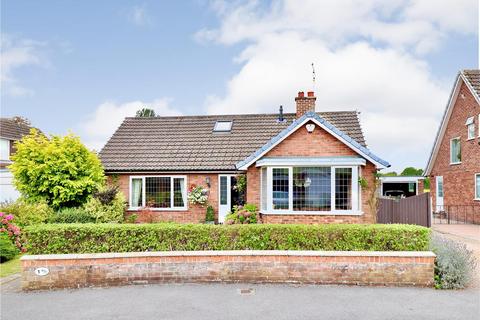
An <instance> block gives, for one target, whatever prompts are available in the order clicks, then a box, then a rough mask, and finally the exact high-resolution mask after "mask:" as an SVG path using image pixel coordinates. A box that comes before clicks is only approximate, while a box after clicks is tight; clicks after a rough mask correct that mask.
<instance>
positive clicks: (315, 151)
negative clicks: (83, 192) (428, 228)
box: [100, 92, 389, 223]
mask: <svg viewBox="0 0 480 320" xmlns="http://www.w3.org/2000/svg"><path fill="white" fill-rule="evenodd" d="M315 100H316V98H315V96H314V94H313V92H308V95H307V96H305V95H304V93H303V92H299V94H298V96H297V97H296V98H295V101H296V106H297V109H296V111H297V112H296V113H287V114H283V112H282V111H280V113H278V114H244V115H208V116H177V117H150V118H142V117H135V118H126V119H125V120H124V122H123V123H122V125H121V126H120V127H119V128H118V129H117V131H116V132H115V133H114V134H113V136H112V137H111V138H110V140H109V141H108V142H107V144H106V145H105V147H104V148H103V149H102V151H101V152H100V158H101V161H102V163H103V165H104V167H105V172H106V174H107V175H108V176H110V178H111V180H112V181H116V183H118V185H119V186H120V189H121V191H122V192H123V193H124V194H125V196H126V197H127V199H128V212H127V214H129V213H138V214H139V219H140V221H141V220H142V219H145V217H143V216H142V214H143V213H142V212H140V211H139V210H141V208H142V207H144V206H145V205H146V204H150V207H153V215H154V220H156V221H176V222H194V223H196V222H202V221H204V220H205V211H206V210H205V207H200V206H198V205H191V204H189V203H188V201H187V195H188V190H189V188H190V187H191V186H192V185H197V186H204V187H205V188H206V189H208V196H209V199H208V202H209V204H210V205H212V206H213V208H214V210H215V217H216V220H217V221H218V222H223V221H224V219H225V215H226V214H227V213H228V212H229V211H230V210H231V208H232V206H233V205H234V204H236V203H239V202H241V201H239V198H240V197H239V195H238V189H237V188H236V181H237V177H238V176H239V175H246V181H247V188H246V192H245V199H244V200H245V201H246V202H248V203H253V204H255V205H257V207H258V208H259V210H260V217H261V219H262V220H263V222H266V223H269V222H271V223H330V222H344V223H371V222H373V221H374V215H373V213H372V212H371V211H372V210H371V209H370V207H369V205H368V199H369V197H370V196H371V194H372V192H374V189H375V173H376V171H377V170H379V169H381V168H385V167H388V166H389V164H388V162H386V161H384V160H382V159H380V158H379V157H377V156H375V155H374V154H373V153H372V152H371V151H370V150H369V149H368V148H367V146H366V143H365V140H364V137H363V133H362V129H361V126H360V123H359V119H358V113H357V112H355V111H338V112H315ZM360 181H362V182H363V181H364V182H366V183H367V184H368V186H369V187H365V186H364V188H361V187H360Z"/></svg>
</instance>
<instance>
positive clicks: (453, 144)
mask: <svg viewBox="0 0 480 320" xmlns="http://www.w3.org/2000/svg"><path fill="white" fill-rule="evenodd" d="M461 162H462V149H461V146H460V137H458V138H453V139H452V140H450V164H457V163H461Z"/></svg>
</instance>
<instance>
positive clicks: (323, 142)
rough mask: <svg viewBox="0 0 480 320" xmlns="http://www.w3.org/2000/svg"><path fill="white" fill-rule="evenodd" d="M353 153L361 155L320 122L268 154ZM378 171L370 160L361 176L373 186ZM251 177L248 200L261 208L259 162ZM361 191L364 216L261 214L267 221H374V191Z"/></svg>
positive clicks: (346, 154) (328, 154) (308, 222)
mask: <svg viewBox="0 0 480 320" xmlns="http://www.w3.org/2000/svg"><path fill="white" fill-rule="evenodd" d="M312 123H313V122H312ZM353 155H357V153H356V152H355V151H353V150H352V149H350V148H349V147H347V146H346V145H345V144H344V143H342V142H340V141H339V140H338V139H336V138H335V137H333V136H332V135H331V134H329V133H328V132H326V131H325V130H323V129H322V128H320V127H319V126H316V128H315V130H314V131H313V132H312V133H308V132H307V129H306V128H305V126H303V127H302V128H299V129H298V130H297V131H296V132H294V133H292V134H291V135H290V136H289V137H287V138H286V139H285V140H284V141H282V142H281V143H280V144H279V145H277V146H276V147H275V148H273V149H272V150H270V151H269V152H268V153H267V154H266V155H265V157H279V156H291V157H294V156H306V157H321V156H327V157H328V156H353ZM375 171H376V168H375V165H374V164H372V163H370V162H367V165H366V166H364V167H362V170H361V176H362V177H364V178H365V179H366V180H367V182H368V185H369V186H373V184H374V183H375V176H374V174H375ZM247 181H248V184H247V185H248V186H247V202H248V203H255V204H256V205H257V206H258V207H259V208H260V169H259V168H256V167H255V165H252V166H250V167H249V168H248V171H247ZM372 190H373V188H372ZM360 192H361V200H362V206H361V207H362V210H363V212H364V214H363V215H360V216H354V215H350V216H346V215H342V216H340V215H335V216H333V215H285V214H281V215H278V214H277V215H271V214H268V215H267V214H264V215H262V216H261V218H262V221H263V222H265V223H307V224H311V223H373V222H374V221H375V218H374V215H373V214H372V212H371V210H370V207H369V206H368V203H367V201H368V199H369V197H370V194H371V193H370V192H371V191H370V190H368V191H367V190H361V189H360Z"/></svg>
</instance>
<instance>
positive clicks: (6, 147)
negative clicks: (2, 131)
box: [0, 139, 10, 160]
mask: <svg viewBox="0 0 480 320" xmlns="http://www.w3.org/2000/svg"><path fill="white" fill-rule="evenodd" d="M0 160H10V141H9V140H7V139H0Z"/></svg>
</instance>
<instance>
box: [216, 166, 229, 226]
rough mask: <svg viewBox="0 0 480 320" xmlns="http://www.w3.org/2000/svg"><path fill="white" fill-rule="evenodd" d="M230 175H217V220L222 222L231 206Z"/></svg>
mask: <svg viewBox="0 0 480 320" xmlns="http://www.w3.org/2000/svg"><path fill="white" fill-rule="evenodd" d="M231 178H232V175H229V174H221V175H219V176H218V222H219V223H223V222H224V221H225V216H226V215H227V213H229V212H230V210H231V208H232V193H231V190H232V179H231Z"/></svg>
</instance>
